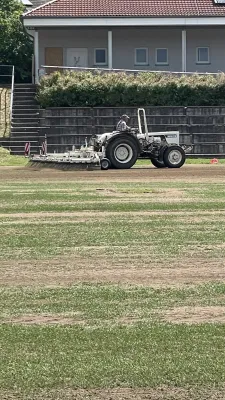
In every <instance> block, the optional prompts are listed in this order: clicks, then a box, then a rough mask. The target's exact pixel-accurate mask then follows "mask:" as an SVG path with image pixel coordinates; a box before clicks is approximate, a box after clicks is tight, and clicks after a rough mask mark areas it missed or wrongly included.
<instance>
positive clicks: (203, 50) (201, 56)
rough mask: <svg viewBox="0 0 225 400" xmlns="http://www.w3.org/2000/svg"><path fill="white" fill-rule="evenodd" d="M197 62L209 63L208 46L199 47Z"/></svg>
mask: <svg viewBox="0 0 225 400" xmlns="http://www.w3.org/2000/svg"><path fill="white" fill-rule="evenodd" d="M196 63H197V64H209V48H208V47H197V50H196Z"/></svg>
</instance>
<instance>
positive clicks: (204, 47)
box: [196, 46, 210, 64]
mask: <svg viewBox="0 0 225 400" xmlns="http://www.w3.org/2000/svg"><path fill="white" fill-rule="evenodd" d="M199 49H208V61H199V59H198V55H199V53H198V51H199ZM196 64H210V54H209V46H199V47H196Z"/></svg>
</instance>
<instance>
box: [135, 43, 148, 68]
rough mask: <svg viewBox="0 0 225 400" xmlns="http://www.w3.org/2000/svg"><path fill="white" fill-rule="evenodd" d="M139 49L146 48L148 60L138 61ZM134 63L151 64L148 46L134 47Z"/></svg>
mask: <svg viewBox="0 0 225 400" xmlns="http://www.w3.org/2000/svg"><path fill="white" fill-rule="evenodd" d="M137 50H145V52H146V61H145V62H138V61H137ZM134 54H135V56H134V65H149V54H148V47H136V48H135V49H134Z"/></svg>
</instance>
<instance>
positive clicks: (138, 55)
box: [135, 48, 148, 65]
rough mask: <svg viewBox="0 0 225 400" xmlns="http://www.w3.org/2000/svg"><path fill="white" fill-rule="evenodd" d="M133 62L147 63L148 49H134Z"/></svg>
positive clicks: (138, 63)
mask: <svg viewBox="0 0 225 400" xmlns="http://www.w3.org/2000/svg"><path fill="white" fill-rule="evenodd" d="M135 64H136V65H148V49H146V48H141V49H135Z"/></svg>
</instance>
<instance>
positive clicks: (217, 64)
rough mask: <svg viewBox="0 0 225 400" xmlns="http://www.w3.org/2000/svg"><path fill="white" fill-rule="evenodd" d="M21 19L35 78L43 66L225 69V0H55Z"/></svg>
mask: <svg viewBox="0 0 225 400" xmlns="http://www.w3.org/2000/svg"><path fill="white" fill-rule="evenodd" d="M218 1H219V0H218ZM221 2H222V3H221ZM23 21H24V26H25V27H26V29H28V30H29V34H32V35H33V37H34V54H35V80H36V82H38V77H39V71H40V69H41V68H42V67H43V66H59V67H61V66H64V67H87V68H93V67H94V68H95V67H97V68H109V69H129V70H150V71H174V72H202V73H206V72H211V73H214V72H215V73H216V72H219V71H223V72H225V1H224V2H223V0H220V3H218V2H217V0H186V1H183V0H176V1H172V0H162V1H157V0H146V1H144V2H142V1H139V0H105V1H103V0H100V1H99V2H96V1H94V0H70V2H68V1H66V0H53V1H50V2H47V3H45V4H42V5H41V6H39V7H36V8H34V9H32V10H30V11H28V12H27V13H26V14H25V15H24V17H23Z"/></svg>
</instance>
